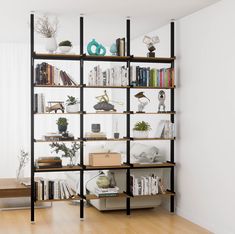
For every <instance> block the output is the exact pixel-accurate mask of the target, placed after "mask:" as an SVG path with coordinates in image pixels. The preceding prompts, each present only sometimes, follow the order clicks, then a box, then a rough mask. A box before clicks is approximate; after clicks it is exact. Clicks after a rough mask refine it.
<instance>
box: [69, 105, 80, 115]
mask: <svg viewBox="0 0 235 234" xmlns="http://www.w3.org/2000/svg"><path fill="white" fill-rule="evenodd" d="M66 111H67V113H77V112H79V111H80V104H79V103H77V104H75V105H67V106H66Z"/></svg>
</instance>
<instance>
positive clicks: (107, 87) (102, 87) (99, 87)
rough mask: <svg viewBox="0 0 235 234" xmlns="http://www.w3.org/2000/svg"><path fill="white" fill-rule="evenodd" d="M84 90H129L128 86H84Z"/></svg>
mask: <svg viewBox="0 0 235 234" xmlns="http://www.w3.org/2000/svg"><path fill="white" fill-rule="evenodd" d="M84 88H88V89H89V88H96V89H127V88H130V86H114V85H110V86H109V85H107V86H101V85H86V86H84Z"/></svg>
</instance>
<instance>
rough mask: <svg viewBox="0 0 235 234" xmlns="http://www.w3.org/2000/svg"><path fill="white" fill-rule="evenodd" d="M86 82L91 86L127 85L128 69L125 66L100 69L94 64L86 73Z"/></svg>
mask: <svg viewBox="0 0 235 234" xmlns="http://www.w3.org/2000/svg"><path fill="white" fill-rule="evenodd" d="M88 84H89V85H91V86H127V85H128V69H127V68H126V67H125V66H116V67H112V68H109V69H106V70H105V71H102V69H101V68H100V66H99V65H98V66H95V67H94V68H93V69H92V70H91V71H90V72H89V75H88Z"/></svg>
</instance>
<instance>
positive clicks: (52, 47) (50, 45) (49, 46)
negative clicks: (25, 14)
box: [45, 37, 57, 53]
mask: <svg viewBox="0 0 235 234" xmlns="http://www.w3.org/2000/svg"><path fill="white" fill-rule="evenodd" d="M45 49H46V50H47V51H48V52H49V53H54V52H55V51H56V50H57V43H56V39H55V38H54V37H50V38H45Z"/></svg>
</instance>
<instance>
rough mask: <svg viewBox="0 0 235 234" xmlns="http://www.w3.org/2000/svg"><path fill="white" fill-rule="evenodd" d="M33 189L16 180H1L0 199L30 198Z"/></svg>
mask: <svg viewBox="0 0 235 234" xmlns="http://www.w3.org/2000/svg"><path fill="white" fill-rule="evenodd" d="M30 193H31V189H30V187H27V186H25V185H23V184H21V183H20V182H18V181H17V180H16V179H14V178H6V179H0V198H8V197H30Z"/></svg>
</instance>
